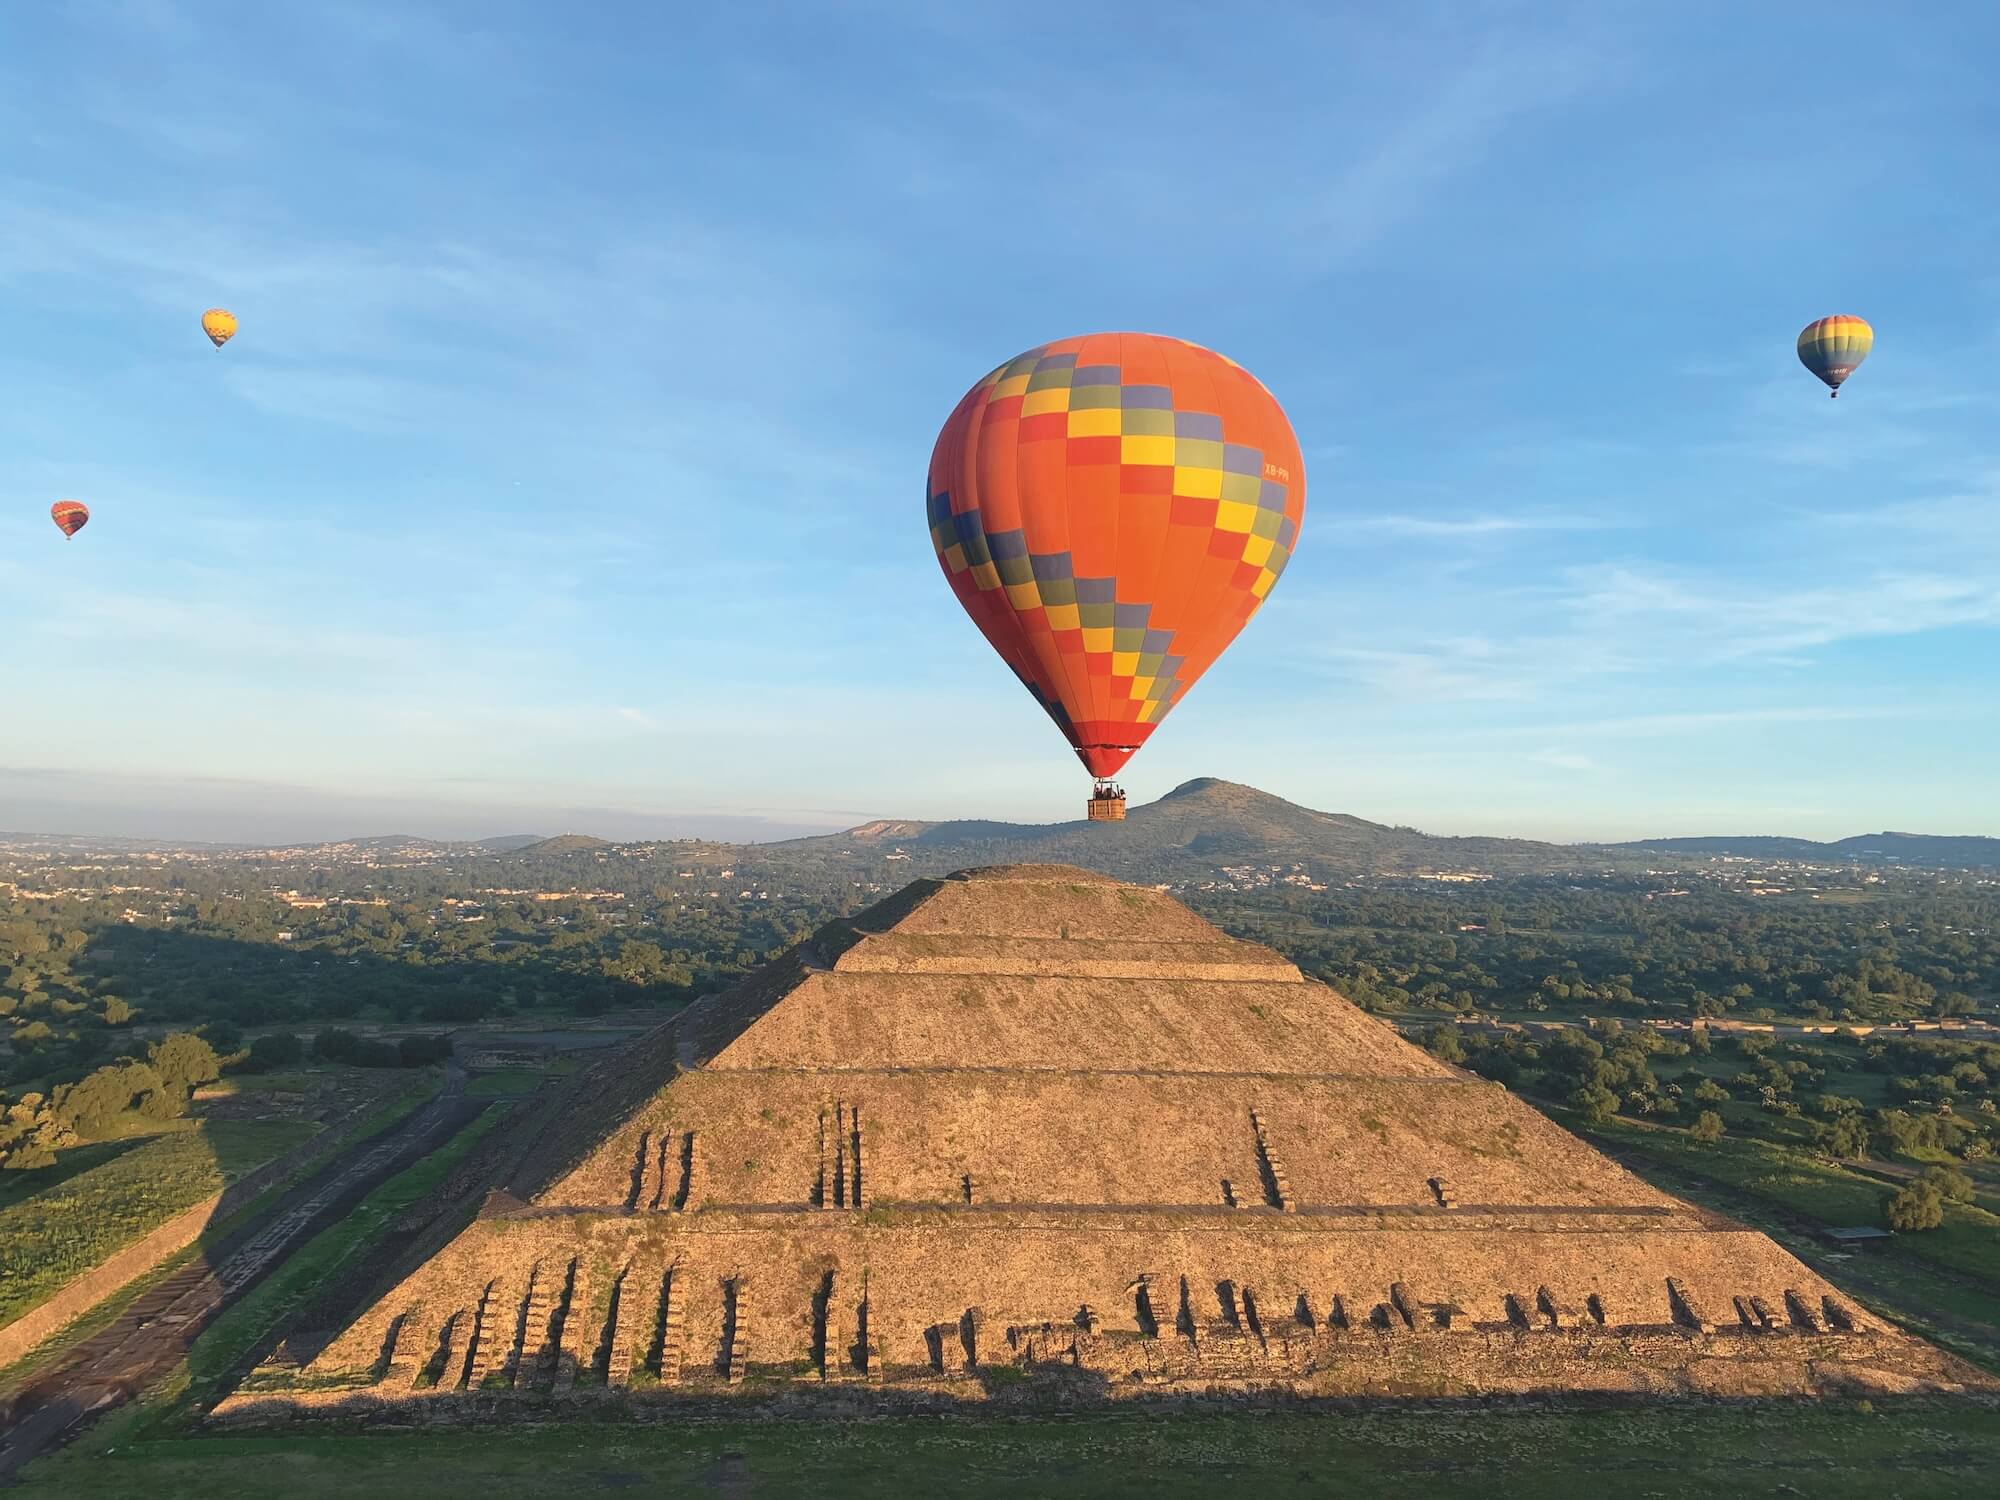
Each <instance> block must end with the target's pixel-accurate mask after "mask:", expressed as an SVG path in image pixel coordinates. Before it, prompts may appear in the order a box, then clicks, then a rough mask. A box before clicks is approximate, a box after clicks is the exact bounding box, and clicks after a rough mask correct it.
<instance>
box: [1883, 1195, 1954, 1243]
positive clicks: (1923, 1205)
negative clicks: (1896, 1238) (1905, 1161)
mask: <svg viewBox="0 0 2000 1500" xmlns="http://www.w3.org/2000/svg"><path fill="white" fill-rule="evenodd" d="M1882 1216H1883V1218H1884V1219H1886V1220H1887V1221H1888V1224H1889V1227H1890V1228H1891V1229H1893V1230H1895V1231H1897V1232H1898V1233H1899V1234H1901V1233H1915V1232H1918V1231H1921V1230H1926V1229H1935V1228H1937V1227H1938V1225H1940V1224H1942V1223H1943V1222H1944V1199H1943V1198H1941V1197H1940V1196H1939V1195H1938V1191H1937V1189H1936V1188H1934V1187H1932V1186H1931V1185H1930V1184H1929V1183H1927V1182H1913V1183H1911V1184H1910V1185H1909V1186H1908V1187H1906V1188H1902V1189H1899V1190H1898V1191H1896V1192H1894V1193H1891V1194H1890V1195H1889V1198H1888V1201H1887V1202H1886V1203H1884V1204H1883V1206H1882Z"/></svg>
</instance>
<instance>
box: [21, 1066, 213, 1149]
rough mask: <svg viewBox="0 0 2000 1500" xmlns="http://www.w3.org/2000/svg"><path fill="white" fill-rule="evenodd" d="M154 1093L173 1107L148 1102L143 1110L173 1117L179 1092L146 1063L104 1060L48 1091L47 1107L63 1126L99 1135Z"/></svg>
mask: <svg viewBox="0 0 2000 1500" xmlns="http://www.w3.org/2000/svg"><path fill="white" fill-rule="evenodd" d="M155 1096H161V1097H164V1098H165V1099H168V1100H171V1101H172V1104H173V1106H174V1107H173V1108H171V1109H166V1106H165V1105H164V1104H151V1106H150V1107H149V1108H148V1109H147V1111H146V1112H147V1113H148V1114H149V1115H151V1116H152V1117H153V1118H154V1119H172V1118H173V1117H174V1116H175V1115H177V1114H179V1113H180V1109H179V1103H180V1100H181V1098H182V1097H183V1096H182V1095H181V1094H180V1092H179V1091H178V1090H173V1089H170V1088H169V1087H168V1086H167V1085H166V1084H165V1082H164V1081H163V1080H162V1079H161V1077H160V1075H159V1073H158V1072H157V1071H155V1070H154V1069H153V1068H152V1067H151V1066H150V1065H149V1064H146V1063H142V1062H135V1061H132V1060H130V1059H127V1060H125V1061H123V1062H115V1063H106V1064H105V1065H104V1066H103V1067H101V1068H98V1069H96V1070H95V1071H94V1072H92V1073H89V1074H87V1075H85V1076H84V1077H83V1078H81V1079H79V1080H78V1081H77V1082H75V1083H72V1084H67V1085H65V1086H64V1087H62V1088H59V1089H57V1090H56V1091H55V1092H54V1093H53V1094H52V1095H50V1098H49V1111H50V1113H51V1114H52V1115H53V1116H54V1117H55V1119H56V1120H57V1121H58V1122H59V1123H60V1124H61V1125H62V1126H64V1127H66V1128H68V1129H70V1130H74V1131H75V1132H76V1133H77V1134H79V1135H86V1136H90V1135H99V1134H101V1133H103V1132H104V1131H106V1130H108V1129H110V1128H111V1126H112V1125H113V1124H114V1123H115V1122H116V1121H117V1119H118V1117H119V1116H120V1115H122V1114H124V1113H125V1112H126V1111H127V1110H128V1109H131V1108H133V1106H134V1105H136V1104H139V1103H140V1102H141V1101H142V1100H143V1101H150V1100H151V1099H152V1098H153V1097H155ZM163 1109H165V1110H166V1112H165V1113H164V1114H163V1113H161V1111H162V1110H163Z"/></svg>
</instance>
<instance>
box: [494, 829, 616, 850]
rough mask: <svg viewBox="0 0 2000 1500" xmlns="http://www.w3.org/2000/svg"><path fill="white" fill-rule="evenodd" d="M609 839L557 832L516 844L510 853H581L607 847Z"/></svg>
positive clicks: (608, 846) (609, 843)
mask: <svg viewBox="0 0 2000 1500" xmlns="http://www.w3.org/2000/svg"><path fill="white" fill-rule="evenodd" d="M610 847H611V840H610V839H600V838H593V837H591V836H590V835H589V834H587V833H559V834H557V835H556V836H555V837H554V838H552V839H536V840H533V841H532V842H529V843H526V844H516V845H515V846H514V847H513V848H512V849H511V850H508V851H506V852H507V853H511V854H581V853H583V852H584V851H586V850H589V849H609V848H610Z"/></svg>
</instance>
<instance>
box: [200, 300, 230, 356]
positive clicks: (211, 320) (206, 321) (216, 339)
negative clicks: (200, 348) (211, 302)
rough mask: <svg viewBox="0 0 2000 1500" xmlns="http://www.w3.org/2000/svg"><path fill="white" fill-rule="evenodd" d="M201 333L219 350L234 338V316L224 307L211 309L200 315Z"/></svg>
mask: <svg viewBox="0 0 2000 1500" xmlns="http://www.w3.org/2000/svg"><path fill="white" fill-rule="evenodd" d="M201 331H202V332H203V333H205V334H207V335H208V340H209V342H210V343H212V344H214V345H215V347H216V348H218V349H220V348H221V347H222V346H223V345H224V344H226V343H228V342H229V341H230V340H231V339H233V338H235V337H236V314H235V313H233V312H231V311H230V310H229V309H228V308H226V307H211V308H210V309H209V310H208V311H207V312H205V313H203V314H202V315H201Z"/></svg>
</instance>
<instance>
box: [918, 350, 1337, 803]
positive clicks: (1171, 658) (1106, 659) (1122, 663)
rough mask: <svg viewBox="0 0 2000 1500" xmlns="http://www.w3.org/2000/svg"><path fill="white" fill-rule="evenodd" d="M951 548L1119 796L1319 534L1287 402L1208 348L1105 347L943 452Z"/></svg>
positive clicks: (941, 444)
mask: <svg viewBox="0 0 2000 1500" xmlns="http://www.w3.org/2000/svg"><path fill="white" fill-rule="evenodd" d="M926 499H927V502H928V506H927V508H928V512H929V520H930V531H931V543H932V545H933V546H934V547H935V548H936V549H937V555H938V561H939V563H940V564H941V565H942V566H943V568H944V573H945V577H946V578H947V579H948V580H949V581H950V583H951V587H952V592H953V593H955V594H956V595H957V596H958V601H959V603H960V604H961V605H962V606H964V608H965V612H966V613H967V614H969V615H971V616H972V619H973V623H974V624H976V625H977V626H978V627H979V629H980V631H981V633H982V634H984V635H985V637H986V639H987V642H988V643H989V644H990V645H991V646H992V647H993V649H994V650H995V651H997V652H999V653H1000V657H1001V659H1002V660H1003V661H1005V662H1006V663H1007V665H1008V666H1009V667H1010V668H1012V669H1013V672H1014V675H1015V676H1016V677H1018V678H1020V679H1021V682H1022V683H1023V684H1024V685H1025V686H1026V687H1027V689H1028V691H1029V692H1030V693H1032V694H1033V695H1034V697H1035V701H1036V702H1037V703H1039V704H1041V706H1042V708H1043V709H1044V711H1046V712H1047V714H1048V715H1049V717H1050V718H1051V719H1053V720H1055V722H1056V727H1057V728H1058V729H1060V730H1062V732H1063V734H1064V736H1065V737H1066V738H1067V739H1068V740H1069V742H1070V744H1071V745H1072V746H1073V747H1074V748H1075V750H1076V753H1077V756H1078V758H1079V759H1080V760H1082V762H1083V764H1084V766H1085V767H1086V768H1087V769H1088V770H1089V771H1090V773H1091V775H1092V776H1094V777H1096V778H1097V789H1096V792H1097V794H1096V795H1094V796H1093V797H1092V798H1091V802H1090V816H1091V817H1092V818H1093V819H1100V820H1109V819H1117V818H1122V817H1123V816H1124V806H1125V802H1124V793H1123V792H1122V791H1120V790H1119V789H1118V787H1117V786H1116V785H1115V784H1114V783H1112V782H1111V780H1110V778H1111V777H1112V776H1113V774H1115V773H1116V772H1117V771H1118V769H1119V768H1120V767H1121V766H1123V765H1124V764H1125V762H1126V761H1128V760H1129V759H1131V757H1132V755H1133V753H1134V752H1135V751H1137V750H1138V749H1139V747H1140V746H1142V745H1143V744H1145V743H1146V740H1147V738H1148V737H1149V736H1150V735H1151V734H1152V732H1153V731H1154V729H1156V728H1157V727H1158V726H1159V723H1160V721H1161V720H1162V719H1164V718H1165V717H1166V716H1167V714H1168V713H1169V712H1171V711H1172V709H1173V707H1174V705H1175V704H1177V703H1178V702H1180V700H1181V698H1182V696H1183V695H1184V694H1185V693H1186V692H1187V690H1188V688H1190V687H1191V686H1193V684H1194V682H1195V680H1196V679H1197V678H1199V677H1200V676H1201V674H1202V673H1203V672H1205V671H1207V670H1208V668H1209V666H1210V665H1211V664H1212V663H1213V662H1214V661H1215V659H1216V657H1218V656H1220V655H1221V654H1222V652H1223V650H1224V649H1225V648H1226V647H1227V646H1228V645H1229V643H1230V642H1231V641H1232V640H1234V639H1235V638H1236V634H1237V632H1238V631H1240V630H1241V629H1242V628H1243V626H1244V624H1245V623H1246V622H1247V621H1248V620H1249V618H1250V617H1251V615H1253V614H1255V613H1256V612H1257V609H1258V607H1259V606H1261V605H1262V604H1263V602H1264V600H1265V598H1266V597H1268V595H1269V594H1270V592H1271V587H1272V585H1273V584H1275V583H1276V582H1277V581H1278V577H1279V575H1280V574H1282V573H1283V572H1284V570H1285V564H1286V562H1287V561H1289V560H1290V558H1291V555H1292V550H1293V548H1294V547H1296V546H1297V544H1298V539H1299V527H1300V526H1301V524H1302V523H1303V522H1304V520H1305V507H1306V476H1305V465H1304V463H1303V462H1302V461H1301V460H1300V457H1299V444H1298V439H1297V438H1296V437H1294V436H1293V435H1292V428H1291V424H1290V423H1289V422H1287V421H1286V420H1285V414H1284V412H1283V411H1282V410H1280V408H1279V406H1278V403H1277V402H1276V401H1275V400H1274V399H1272V396H1271V393H1270V392H1269V391H1267V390H1265V389H1264V387H1263V386H1262V385H1261V384H1259V383H1258V382H1257V380H1256V379H1255V378H1254V377H1253V376H1252V375H1251V374H1250V373H1249V372H1248V371H1247V370H1245V369H1243V367H1242V366H1240V365H1237V364H1235V363H1233V362H1232V361H1230V360H1228V359H1225V358H1223V357H1222V356H1221V355H1219V354H1216V353H1213V352H1212V351H1210V350H1207V349H1203V348H1201V347H1200V346H1199V345H1195V344H1190V343H1185V342H1183V341H1182V340H1180V339H1173V338H1163V337H1160V336H1159V335H1156V334H1146V333H1102V334H1091V335H1088V336H1086V337H1083V338H1072V339H1061V340H1058V341H1057V342H1055V343H1052V344H1044V345H1042V346H1041V347H1040V348H1036V349H1030V350H1028V352H1027V353H1025V354H1022V355H1020V356H1019V357H1018V358H1015V359H1011V360H1009V361H1008V362H1007V363H1006V364H1004V365H1002V366H1000V367H999V368H998V369H997V370H994V371H993V372H992V373H991V374H989V375H987V376H986V377H985V378H984V379H983V380H981V381H980V382H979V383H978V384H977V385H975V386H973V388H972V389H971V390H970V391H968V392H966V394H965V397H964V399H963V400H961V401H960V402H959V403H958V407H957V409H956V410H954V411H953V412H952V414H951V418H950V420H949V421H947V422H946V423H945V424H944V430H943V431H942V432H940V433H939V434H938V440H937V446H936V448H935V449H934V450H933V451H932V453H931V467H930V485H929V490H928V493H927V496H926Z"/></svg>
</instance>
